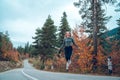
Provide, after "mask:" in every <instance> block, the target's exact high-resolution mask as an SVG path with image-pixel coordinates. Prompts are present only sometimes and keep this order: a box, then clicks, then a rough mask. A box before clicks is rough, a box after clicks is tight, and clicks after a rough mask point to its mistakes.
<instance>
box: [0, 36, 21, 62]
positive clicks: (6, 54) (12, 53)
mask: <svg viewBox="0 0 120 80" xmlns="http://www.w3.org/2000/svg"><path fill="white" fill-rule="evenodd" d="M1 52H2V55H1V57H2V58H3V59H5V60H12V61H15V62H18V61H19V53H18V51H17V50H16V49H14V48H13V45H12V43H11V42H10V41H7V40H6V38H2V46H1Z"/></svg>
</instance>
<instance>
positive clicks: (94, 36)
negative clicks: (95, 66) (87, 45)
mask: <svg viewBox="0 0 120 80" xmlns="http://www.w3.org/2000/svg"><path fill="white" fill-rule="evenodd" d="M96 4H97V0H93V46H94V51H93V54H94V55H97V5H96Z"/></svg>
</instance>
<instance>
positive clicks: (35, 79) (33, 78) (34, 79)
mask: <svg viewBox="0 0 120 80" xmlns="http://www.w3.org/2000/svg"><path fill="white" fill-rule="evenodd" d="M22 73H23V75H25V76H26V77H28V78H31V79H32V80H38V79H37V78H35V77H32V76H30V75H28V74H26V73H25V72H24V71H23V70H22Z"/></svg>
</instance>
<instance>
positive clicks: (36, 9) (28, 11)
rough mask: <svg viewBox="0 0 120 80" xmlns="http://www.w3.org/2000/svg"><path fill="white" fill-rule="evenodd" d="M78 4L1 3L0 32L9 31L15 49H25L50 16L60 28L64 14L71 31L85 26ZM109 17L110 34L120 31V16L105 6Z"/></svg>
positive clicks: (59, 0)
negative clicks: (119, 26)
mask: <svg viewBox="0 0 120 80" xmlns="http://www.w3.org/2000/svg"><path fill="white" fill-rule="evenodd" d="M76 1H78V0H0V32H5V31H8V33H9V37H10V39H11V41H12V43H13V45H14V47H17V46H20V45H21V46H24V45H25V43H26V42H30V43H32V42H33V41H34V40H33V39H32V37H34V36H35V30H36V29H37V28H38V27H40V28H41V27H42V26H43V24H44V22H45V21H46V19H47V17H48V15H51V17H52V19H53V20H54V23H55V25H56V26H59V25H60V20H61V17H62V14H63V12H64V11H65V12H66V13H67V20H68V22H69V25H70V27H71V28H73V27H75V26H76V24H80V23H81V22H82V20H81V16H80V15H79V13H78V11H79V8H76V7H75V6H74V5H73V3H74V2H76ZM104 8H105V9H106V12H105V13H106V14H107V15H108V16H113V17H112V19H111V20H110V22H109V23H108V24H107V27H108V29H109V30H111V29H113V28H115V27H117V25H116V20H117V19H118V18H119V16H120V15H119V13H116V12H115V11H114V7H113V6H111V5H105V7H104Z"/></svg>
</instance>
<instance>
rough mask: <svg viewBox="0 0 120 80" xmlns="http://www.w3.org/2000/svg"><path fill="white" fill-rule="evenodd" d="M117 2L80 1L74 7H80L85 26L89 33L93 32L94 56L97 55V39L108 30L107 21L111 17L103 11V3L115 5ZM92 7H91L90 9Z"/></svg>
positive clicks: (112, 0) (111, 0)
mask: <svg viewBox="0 0 120 80" xmlns="http://www.w3.org/2000/svg"><path fill="white" fill-rule="evenodd" d="M115 1H116V0H79V2H75V3H74V5H75V6H77V7H80V11H79V12H80V14H81V15H82V18H83V20H84V22H83V24H82V25H83V26H85V27H86V28H87V31H88V32H90V33H91V32H92V33H93V34H92V36H93V46H94V52H93V53H94V54H97V37H98V36H99V35H100V34H101V33H103V32H104V31H105V29H106V27H105V24H106V21H107V20H108V19H109V18H110V17H105V14H104V10H102V9H101V6H102V3H112V4H113V3H114V2H115ZM89 6H91V7H89Z"/></svg>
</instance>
